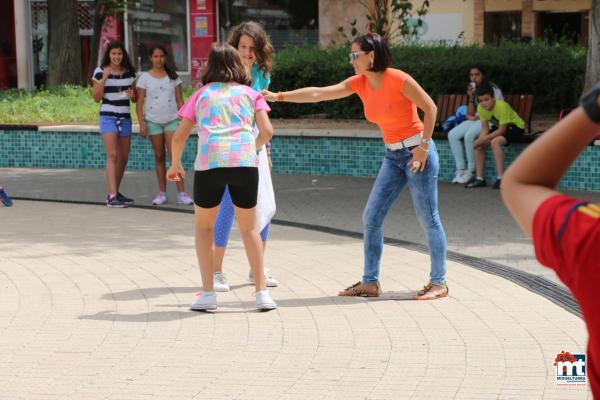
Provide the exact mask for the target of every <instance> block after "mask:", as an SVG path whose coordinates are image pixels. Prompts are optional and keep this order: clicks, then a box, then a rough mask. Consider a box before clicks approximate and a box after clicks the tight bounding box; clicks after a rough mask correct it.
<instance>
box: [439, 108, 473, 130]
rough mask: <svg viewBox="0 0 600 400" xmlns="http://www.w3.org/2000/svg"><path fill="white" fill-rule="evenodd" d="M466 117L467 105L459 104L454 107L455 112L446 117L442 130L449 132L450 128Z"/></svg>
mask: <svg viewBox="0 0 600 400" xmlns="http://www.w3.org/2000/svg"><path fill="white" fill-rule="evenodd" d="M466 119H467V106H460V107H458V108H457V109H456V112H455V113H454V114H452V115H451V116H449V117H448V119H447V120H446V121H445V122H444V124H443V125H442V129H443V130H444V132H446V133H447V132H449V131H450V129H452V128H454V127H455V126H456V125H458V124H460V123H461V122H463V121H464V120H466Z"/></svg>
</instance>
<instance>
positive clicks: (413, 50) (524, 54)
mask: <svg viewBox="0 0 600 400" xmlns="http://www.w3.org/2000/svg"><path fill="white" fill-rule="evenodd" d="M348 52H349V49H348V48H338V49H330V50H323V49H319V48H290V49H286V50H283V51H280V52H278V53H277V54H276V56H275V59H274V61H275V63H274V68H273V74H272V75H273V76H272V84H271V90H273V91H279V90H282V91H284V90H291V89H295V88H299V87H305V86H326V85H332V84H335V83H338V82H341V81H343V80H344V79H346V78H348V77H349V76H351V75H352V74H353V70H352V68H351V66H350V65H349V63H348V61H347V59H348V57H347V53H348ZM392 58H393V65H392V66H393V67H395V68H400V69H402V70H404V71H406V72H407V73H409V74H410V75H411V76H413V77H414V78H415V80H416V81H417V82H419V84H420V85H421V86H422V87H423V88H424V89H425V90H426V91H427V93H429V95H430V96H431V97H432V98H433V99H434V100H435V99H436V97H437V95H438V94H447V93H464V92H465V90H466V85H467V81H468V72H469V67H470V66H471V65H472V64H474V63H478V64H482V65H483V66H484V67H485V68H486V69H487V72H488V77H489V78H490V79H491V80H492V81H493V82H494V83H496V84H497V85H498V86H499V87H500V88H501V89H502V91H503V93H505V94H533V95H534V96H535V103H534V111H535V112H538V113H539V112H544V113H547V112H556V111H558V110H560V109H562V108H566V107H573V106H574V105H576V104H577V101H578V98H579V96H580V94H581V90H582V88H583V79H584V74H585V63H586V53H585V49H583V48H580V47H572V46H565V45H548V44H543V43H542V44H520V43H511V42H503V43H500V44H499V45H494V46H483V47H479V46H463V47H459V46H448V45H420V46H419V45H411V46H400V47H395V48H393V49H392ZM272 108H273V112H272V114H271V115H272V116H273V117H281V118H297V117H300V116H303V115H306V114H326V115H328V116H330V117H333V118H359V117H362V115H363V111H362V105H361V103H360V100H359V99H358V97H357V96H351V97H350V98H346V99H343V100H337V101H332V102H323V103H316V104H290V103H280V104H273V106H272Z"/></svg>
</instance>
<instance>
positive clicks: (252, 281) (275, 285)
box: [248, 279, 279, 287]
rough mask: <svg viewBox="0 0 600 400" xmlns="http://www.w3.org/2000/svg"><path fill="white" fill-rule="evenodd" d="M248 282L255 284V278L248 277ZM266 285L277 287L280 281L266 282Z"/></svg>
mask: <svg viewBox="0 0 600 400" xmlns="http://www.w3.org/2000/svg"><path fill="white" fill-rule="evenodd" d="M248 282H250V283H251V284H253V285H254V279H248ZM265 286H266V287H277V286H279V282H277V283H273V282H265Z"/></svg>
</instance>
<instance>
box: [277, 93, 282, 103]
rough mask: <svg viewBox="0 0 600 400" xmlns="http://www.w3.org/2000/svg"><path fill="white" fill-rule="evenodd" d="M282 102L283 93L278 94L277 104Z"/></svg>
mask: <svg viewBox="0 0 600 400" xmlns="http://www.w3.org/2000/svg"><path fill="white" fill-rule="evenodd" d="M282 101H283V93H282V92H277V102H282Z"/></svg>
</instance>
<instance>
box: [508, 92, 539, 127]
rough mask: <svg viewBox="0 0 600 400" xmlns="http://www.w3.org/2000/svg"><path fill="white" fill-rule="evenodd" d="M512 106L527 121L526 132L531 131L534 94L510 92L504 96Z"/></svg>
mask: <svg viewBox="0 0 600 400" xmlns="http://www.w3.org/2000/svg"><path fill="white" fill-rule="evenodd" d="M504 100H506V102H507V103H508V104H509V105H510V107H511V108H512V109H513V110H515V111H516V112H517V114H519V117H521V118H522V119H523V121H525V131H526V133H531V114H532V111H533V95H532V94H509V95H506V97H505V98H504Z"/></svg>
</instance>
